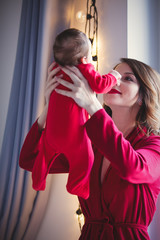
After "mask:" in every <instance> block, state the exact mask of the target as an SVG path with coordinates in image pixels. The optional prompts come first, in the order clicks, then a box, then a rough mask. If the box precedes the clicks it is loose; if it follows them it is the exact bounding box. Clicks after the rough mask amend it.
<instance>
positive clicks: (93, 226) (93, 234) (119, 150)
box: [19, 109, 160, 240]
mask: <svg viewBox="0 0 160 240" xmlns="http://www.w3.org/2000/svg"><path fill="white" fill-rule="evenodd" d="M85 127H86V131H87V134H88V136H89V138H90V139H91V141H92V143H93V145H94V154H95V160H94V164H93V167H92V170H91V178H90V196H89V198H88V199H87V200H85V199H83V198H79V201H80V204H81V208H82V211H83V214H84V216H85V224H84V226H83V229H82V234H81V237H80V239H82V240H112V239H114V240H135V239H136V240H144V239H146V240H148V239H149V235H148V233H147V227H148V225H149V224H150V222H151V220H152V218H153V215H154V212H155V210H156V200H157V197H158V194H159V192H160V137H159V136H154V135H152V136H149V137H146V136H145V134H143V133H141V132H140V130H139V129H136V128H135V129H134V130H133V131H132V132H131V133H130V134H129V135H128V136H127V138H126V139H124V138H123V136H122V133H121V132H120V131H119V130H118V129H117V128H116V126H115V125H114V123H113V121H112V119H111V118H110V117H109V116H108V114H107V113H106V112H105V111H104V110H103V109H102V110H99V111H98V112H96V113H95V114H94V115H93V116H92V117H91V118H90V119H89V120H88V121H87V122H86V124H85ZM41 136H42V135H41V133H39V131H38V125H37V122H36V123H35V124H34V125H33V126H32V128H31V130H30V132H29V133H28V135H27V137H26V140H25V142H24V145H23V147H22V150H21V154H20V161H19V164H20V166H21V167H22V168H24V169H26V170H29V171H32V169H33V166H34V163H35V159H36V156H37V154H38V151H39V142H40V139H41ZM31 143H32V144H31ZM103 156H105V157H106V158H107V159H109V160H110V162H111V164H110V166H109V168H108V170H107V172H106V175H105V178H104V181H103V184H101V167H102V159H103ZM68 170H69V165H68V161H67V159H66V158H65V157H64V155H62V154H61V155H59V158H57V159H56V160H55V161H54V162H53V164H52V165H51V166H50V169H48V171H49V172H50V173H65V172H68Z"/></svg>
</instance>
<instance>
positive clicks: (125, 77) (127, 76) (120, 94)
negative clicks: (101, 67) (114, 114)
mask: <svg viewBox="0 0 160 240" xmlns="http://www.w3.org/2000/svg"><path fill="white" fill-rule="evenodd" d="M115 70H116V71H118V72H119V73H120V74H121V76H122V77H121V79H120V82H119V84H117V85H115V86H114V87H113V88H112V89H111V91H110V92H108V93H105V94H104V95H103V100H104V103H105V104H106V105H107V106H109V107H110V108H111V109H113V108H114V107H116V106H118V107H127V108H131V109H133V108H134V107H135V108H137V106H139V104H138V102H137V100H138V99H139V98H140V96H139V88H140V85H139V82H138V80H137V79H136V77H135V75H134V73H133V71H132V69H131V68H130V67H129V66H128V64H126V63H120V64H119V65H118V66H117V67H116V69H115Z"/></svg>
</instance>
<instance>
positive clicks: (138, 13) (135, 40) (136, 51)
mask: <svg viewBox="0 0 160 240" xmlns="http://www.w3.org/2000/svg"><path fill="white" fill-rule="evenodd" d="M159 2H160V1H158V0H152V1H150V0H140V1H139V0H128V20H127V22H128V57H130V58H136V59H138V60H140V61H143V62H145V63H147V64H149V65H150V66H151V67H153V68H155V69H156V70H159V53H160V48H159V45H160V41H159V40H160V39H159V36H160V31H159V26H160V24H159V23H160V22H159V19H158V18H159V10H160V9H159Z"/></svg>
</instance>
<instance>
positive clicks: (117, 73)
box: [109, 69, 122, 86]
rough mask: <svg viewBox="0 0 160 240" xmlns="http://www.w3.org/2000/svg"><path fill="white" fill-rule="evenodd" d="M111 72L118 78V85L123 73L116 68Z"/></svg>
mask: <svg viewBox="0 0 160 240" xmlns="http://www.w3.org/2000/svg"><path fill="white" fill-rule="evenodd" d="M109 73H110V74H112V75H113V76H114V77H115V78H116V79H117V85H118V86H119V85H120V79H121V77H122V76H121V74H120V73H119V72H117V71H116V70H113V69H112V70H111V71H110V72H109Z"/></svg>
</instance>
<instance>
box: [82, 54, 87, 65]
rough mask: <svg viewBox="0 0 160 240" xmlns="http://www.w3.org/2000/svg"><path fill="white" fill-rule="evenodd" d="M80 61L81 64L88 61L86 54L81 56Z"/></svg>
mask: <svg viewBox="0 0 160 240" xmlns="http://www.w3.org/2000/svg"><path fill="white" fill-rule="evenodd" d="M81 63H83V64H87V63H88V61H87V57H86V56H84V57H82V58H81Z"/></svg>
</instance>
